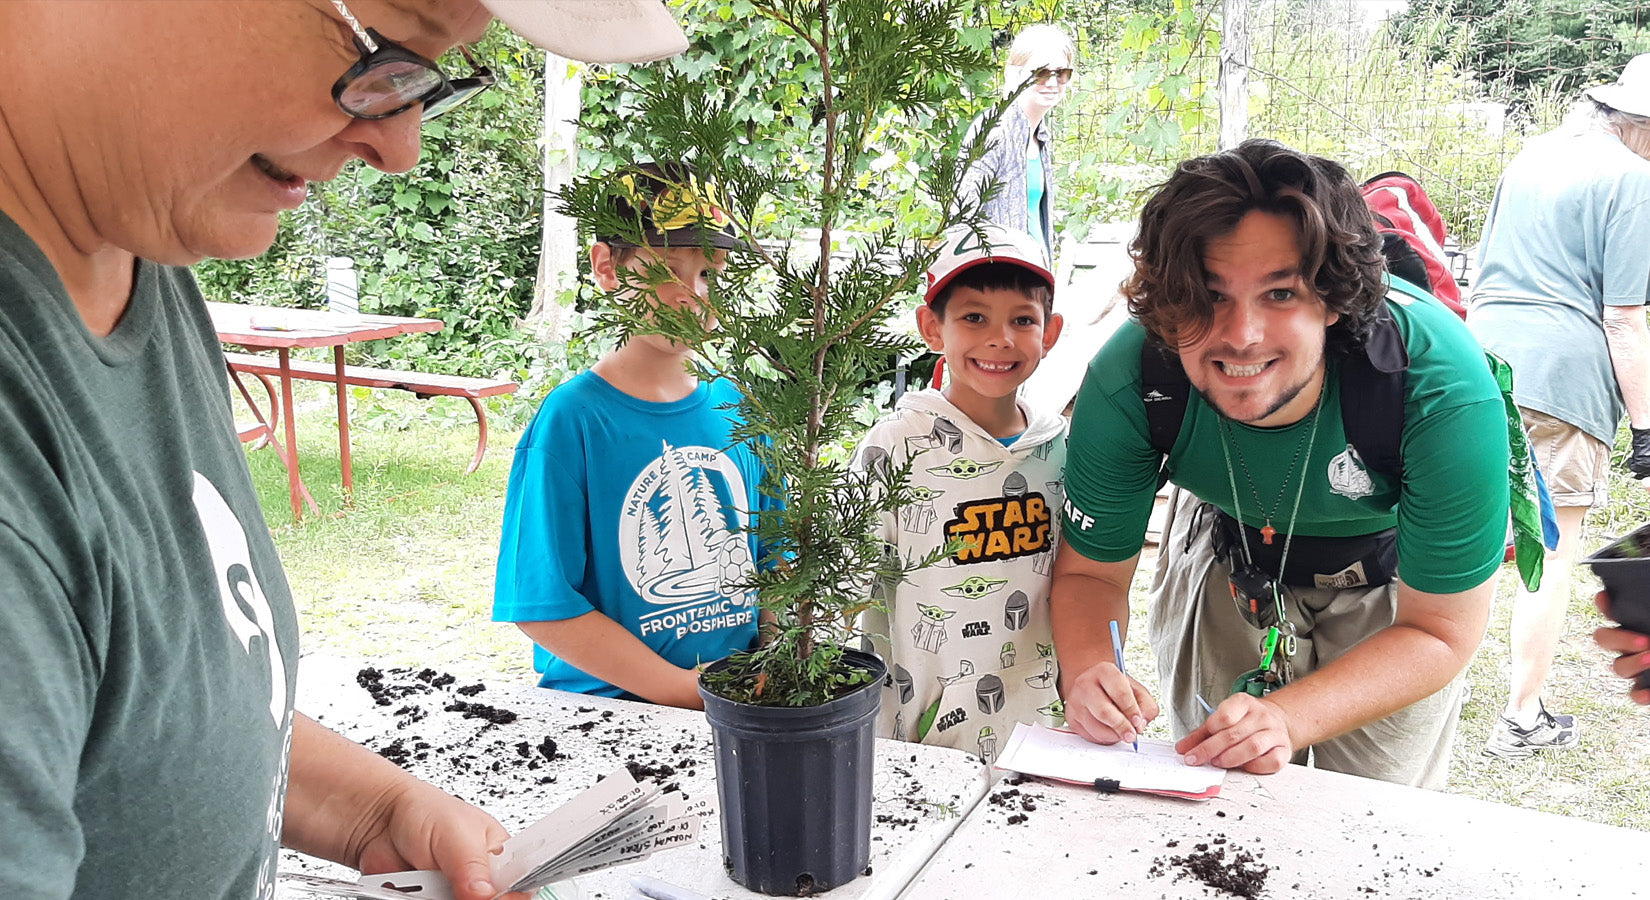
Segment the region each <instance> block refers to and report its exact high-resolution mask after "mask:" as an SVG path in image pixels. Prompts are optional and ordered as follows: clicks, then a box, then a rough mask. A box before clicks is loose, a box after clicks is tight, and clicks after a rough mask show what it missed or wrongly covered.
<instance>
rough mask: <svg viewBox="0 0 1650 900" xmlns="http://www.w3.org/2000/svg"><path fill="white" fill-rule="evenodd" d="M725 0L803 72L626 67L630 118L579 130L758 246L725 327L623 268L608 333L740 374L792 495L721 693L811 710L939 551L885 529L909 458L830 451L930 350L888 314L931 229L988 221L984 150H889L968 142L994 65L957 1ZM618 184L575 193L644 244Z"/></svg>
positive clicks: (744, 428)
mask: <svg viewBox="0 0 1650 900" xmlns="http://www.w3.org/2000/svg"><path fill="white" fill-rule="evenodd" d="M726 7H727V11H728V13H729V14H730V15H733V14H736V13H742V15H741V16H740V18H741V25H742V27H743V28H744V29H746V30H747V31H749V32H750V33H752V34H754V35H757V36H758V37H756V38H753V39H752V40H760V41H761V42H762V43H761V45H760V46H761V47H762V53H763V54H765V55H767V56H768V57H771V58H772V59H774V60H779V61H780V63H779V64H780V65H782V66H783V67H785V69H786V70H787V71H789V72H791V73H793V75H794V77H791V78H788V79H787V78H780V77H778V75H777V73H775V76H774V77H773V78H758V79H755V80H754V81H753V80H750V79H747V78H746V75H747V74H748V72H746V71H745V70H742V69H739V68H735V67H727V66H723V65H720V64H716V63H707V62H706V61H705V54H695V53H689V54H688V55H687V56H685V57H683V58H682V59H681V60H678V61H677V62H675V63H673V64H672V65H671V66H668V67H658V68H653V69H630V70H622V69H617V68H616V69H615V70H614V71H613V72H612V73H611V74H610V76H609V78H610V79H611V84H609V85H608V87H609V88H610V89H612V90H613V92H614V93H613V96H614V97H615V98H616V99H615V101H614V102H615V103H616V104H618V105H619V106H621V107H622V112H621V113H619V114H617V115H612V116H609V115H608V113H609V112H613V110H612V109H605V110H604V109H602V108H600V107H597V106H595V105H589V106H587V109H589V110H590V114H589V115H587V116H586V117H585V119H584V120H583V121H582V122H581V128H582V129H583V131H584V134H585V135H586V137H587V139H588V140H589V141H590V144H591V146H592V147H594V148H595V150H594V152H593V157H592V158H593V160H595V161H598V162H603V163H616V165H617V166H618V167H620V168H624V167H629V166H632V165H634V164H636V163H637V162H640V161H644V160H661V161H670V162H676V163H680V164H682V165H684V166H686V167H688V168H689V169H691V171H692V176H691V177H692V179H693V180H696V181H698V182H699V183H703V182H705V181H709V182H711V183H714V184H716V185H718V186H719V188H720V195H721V197H722V198H723V200H724V203H725V205H726V207H727V213H728V215H729V217H730V218H731V219H732V221H733V223H734V224H735V227H736V230H737V231H738V232H739V234H740V235H741V236H742V237H743V239H744V240H745V241H746V242H747V249H745V250H740V251H734V252H733V253H732V254H731V255H730V256H731V258H730V260H729V264H728V268H727V271H726V272H725V273H724V275H723V276H722V277H720V278H718V280H717V282H716V284H715V285H714V286H713V289H712V291H711V295H710V297H708V298H707V299H706V302H705V306H706V310H707V311H708V312H709V313H711V316H710V317H706V316H703V315H701V314H699V313H698V312H696V311H693V310H681V309H672V308H667V307H665V306H663V305H661V304H660V303H658V301H657V296H656V294H655V293H654V292H653V291H652V290H650V288H652V287H655V286H657V285H658V284H659V283H661V281H662V280H663V279H667V278H669V277H671V276H670V272H669V270H668V268H667V267H665V266H663V265H662V264H658V263H654V264H651V265H645V266H643V267H642V268H641V269H640V270H639V271H635V272H633V273H632V274H630V275H629V276H627V278H626V281H627V284H626V285H625V286H623V287H621V289H620V290H619V291H617V292H616V293H615V294H614V295H613V296H612V297H611V298H610V299H611V302H610V303H609V304H607V305H606V306H605V307H604V308H603V309H602V310H601V312H600V313H599V314H598V319H599V322H598V325H599V327H600V329H601V330H605V331H610V332H615V333H619V334H639V333H659V334H665V335H668V336H669V337H671V338H672V339H673V340H676V341H678V342H681V343H683V344H688V345H692V346H694V347H696V348H698V350H699V353H698V357H699V359H698V362H697V363H696V368H697V370H698V374H699V376H700V377H701V378H706V379H708V378H715V377H725V378H728V379H729V380H730V381H732V382H733V383H734V384H735V385H736V386H737V387H738V388H739V390H740V393H741V394H742V395H743V399H742V401H741V402H740V404H739V413H740V418H741V419H742V420H743V422H744V424H743V425H741V426H740V427H739V428H738V429H737V431H736V434H735V439H736V440H741V441H749V442H750V444H751V446H753V447H754V448H755V449H756V452H757V454H758V456H759V457H760V458H761V459H762V460H763V462H764V463H765V464H766V468H767V474H766V476H765V478H764V481H763V484H762V487H761V490H762V491H763V493H764V494H765V495H766V496H767V497H769V498H770V499H772V500H774V501H777V502H776V503H774V504H773V505H774V506H775V507H776V508H775V509H772V510H763V511H759V512H758V513H757V514H756V515H755V517H754V518H755V521H754V524H753V526H752V530H753V531H754V533H755V535H756V536H757V538H758V540H759V541H760V542H761V544H762V545H763V546H764V547H766V548H769V552H768V553H767V554H766V557H765V559H763V560H762V564H761V565H760V566H759V572H758V574H757V575H756V576H755V578H754V581H753V584H752V586H754V587H755V588H756V589H757V591H758V603H759V605H760V606H761V608H762V610H763V611H764V613H765V614H766V616H767V617H768V622H769V623H770V624H768V625H767V626H766V627H765V643H764V645H763V646H762V647H761V648H759V649H757V650H755V651H751V652H749V653H747V654H742V655H736V656H735V658H734V663H733V666H732V668H731V671H730V675H729V676H728V677H727V678H726V679H724V680H722V681H719V682H715V688H716V689H717V690H719V691H721V692H723V693H725V694H726V695H728V696H733V697H736V698H738V699H749V700H751V701H753V702H759V703H763V704H769V705H785V706H808V705H815V704H818V703H821V702H825V701H827V700H829V699H831V698H832V697H834V696H836V695H837V694H839V693H840V692H841V691H842V690H843V689H844V688H845V687H847V686H850V685H852V684H854V683H856V678H857V679H859V680H863V676H856V675H854V674H852V673H851V672H849V671H848V670H846V669H845V668H844V667H843V666H842V665H841V664H840V660H841V654H842V649H843V644H844V642H847V641H849V640H851V638H852V636H853V634H854V628H855V624H854V623H855V620H856V618H857V616H858V614H859V613H860V612H862V611H863V610H864V609H866V607H867V605H868V604H869V603H870V601H869V599H868V597H869V593H870V585H871V583H872V580H873V579H876V578H897V577H899V575H900V574H901V573H903V572H904V571H906V570H907V569H908V568H910V567H912V566H914V565H919V564H923V563H926V562H929V561H931V560H904V559H897V558H891V557H890V556H889V555H887V554H886V552H885V549H884V545H883V544H882V542H881V541H880V540H877V539H876V538H875V537H874V531H873V529H874V527H875V525H876V524H877V523H878V521H879V520H880V517H881V516H882V515H883V514H884V513H886V512H889V511H891V510H893V509H895V508H897V507H898V506H900V505H904V504H908V503H910V502H912V501H913V500H914V497H913V496H912V495H911V492H910V489H909V488H908V487H907V486H906V480H905V479H906V475H907V474H908V471H909V470H908V468H907V469H905V470H896V471H887V472H878V473H856V472H852V471H850V470H849V466H848V463H847V461H846V460H844V459H843V458H842V455H841V454H840V453H838V452H835V448H839V447H840V446H841V445H843V444H844V443H845V442H847V441H848V440H849V438H850V437H851V436H853V435H857V433H858V432H859V431H860V430H861V429H862V428H863V423H862V421H861V416H860V415H859V413H860V400H861V398H862V395H863V390H864V388H863V385H864V384H865V383H866V382H868V381H875V380H878V379H880V378H882V377H884V376H885V375H886V374H887V371H886V370H887V368H888V366H889V360H890V359H891V358H892V357H893V356H895V355H898V354H903V353H909V352H912V351H914V350H915V349H917V347H918V346H919V345H918V344H917V342H916V341H914V340H913V339H912V338H910V337H907V336H904V335H902V334H900V333H898V332H896V331H894V330H893V329H892V328H891V327H890V324H889V323H890V319H891V317H892V316H893V314H894V313H896V312H901V311H903V310H904V309H905V306H904V305H903V304H904V303H906V302H907V301H908V300H910V298H911V297H912V295H913V294H914V293H915V292H916V291H917V287H918V285H919V284H920V279H921V276H922V273H923V272H924V270H925V269H926V268H927V266H928V264H929V262H930V261H931V259H932V256H933V252H934V251H932V250H930V249H929V248H930V246H931V245H932V242H933V240H934V239H935V238H936V237H937V235H938V233H939V232H940V231H942V230H943V228H944V227H945V226H946V225H949V224H951V223H954V222H959V221H964V220H968V219H971V218H973V217H975V216H977V208H975V207H976V206H977V205H976V204H973V203H972V202H963V201H961V200H959V198H958V196H957V187H958V183H959V182H960V180H961V171H962V163H961V162H960V161H959V160H967V159H969V158H971V157H970V153H971V150H970V148H964V149H963V150H962V151H961V153H960V154H959V153H957V152H952V153H949V154H947V153H938V154H936V155H935V156H934V158H933V160H932V163H931V164H929V165H926V166H919V167H917V168H916V170H915V171H912V170H911V169H909V168H907V167H905V166H892V165H882V164H880V163H879V160H880V159H881V158H882V157H883V155H884V154H885V152H886V146H887V145H886V144H885V143H883V142H884V141H886V140H887V139H888V138H889V136H890V135H896V134H897V135H899V136H900V138H901V140H903V141H907V142H910V143H911V145H913V146H915V145H918V144H922V145H926V146H929V147H940V148H946V147H950V148H956V147H958V146H959V145H960V142H961V140H962V134H963V133H964V132H965V131H966V129H967V125H968V122H969V120H970V119H972V118H973V116H974V114H976V113H978V112H980V110H979V108H978V107H979V106H980V103H979V101H970V100H969V99H968V97H967V95H966V94H965V93H964V89H965V86H967V85H969V84H973V83H978V82H979V79H981V78H982V77H983V74H984V73H985V72H986V71H987V70H988V69H989V67H990V66H991V65H992V62H991V60H990V59H989V57H988V54H987V52H986V48H985V47H984V46H983V43H982V42H978V41H976V42H974V43H975V46H969V45H967V44H965V43H964V42H963V41H962V40H960V33H959V31H958V29H957V22H958V19H959V16H961V15H962V13H963V12H964V5H963V4H962V3H960V2H959V0H805V2H804V0H748V2H740V0H734V2H732V3H729V4H726ZM770 90H771V91H774V92H777V93H765V92H767V91H770ZM775 101H780V102H775ZM1003 105H1004V104H1002V103H999V104H997V106H996V110H997V111H998V112H1000V110H1001V109H1002V108H1003ZM988 115H989V113H988ZM975 143H978V142H975ZM974 149H977V148H974ZM688 180H689V179H686V178H684V179H683V184H682V185H680V186H683V187H685V186H686V182H687V181H688ZM616 184H617V178H616V176H615V174H614V171H613V167H612V166H608V167H607V168H606V169H605V170H599V171H597V172H596V174H593V175H589V176H586V177H583V178H581V179H579V180H578V181H576V182H575V183H574V184H573V185H571V186H569V187H568V188H567V189H565V190H564V191H563V192H562V193H561V195H560V200H561V203H562V205H563V207H564V209H565V211H566V212H568V213H569V214H570V215H572V216H574V217H575V218H577V219H578V220H579V221H580V222H581V223H582V224H583V225H584V226H585V227H586V228H588V229H589V230H591V231H592V232H594V233H597V234H615V235H620V236H624V237H626V238H627V239H629V240H631V241H633V242H637V243H639V242H640V241H641V237H642V234H641V223H640V222H637V221H635V220H634V219H632V218H629V217H627V216H626V215H623V214H621V213H620V212H619V211H618V208H617V207H615V206H614V205H613V204H612V203H611V202H609V200H608V198H609V196H610V194H611V192H612V191H613V190H614V189H615V185H616ZM913 189H914V190H915V191H916V192H917V193H918V194H919V195H920V196H919V201H920V203H919V204H918V205H914V206H913V207H912V209H918V208H919V207H920V210H921V213H920V214H913V215H910V216H907V217H903V218H900V219H898V221H896V220H895V217H892V216H888V215H886V213H879V212H878V210H879V207H880V205H882V204H884V203H886V198H888V197H893V196H898V195H900V194H901V193H902V192H909V191H912V190H913ZM845 228H852V229H853V233H852V234H851V235H849V236H844V235H843V231H844V229H845ZM712 319H714V321H716V322H718V323H719V327H716V328H712V327H709V321H711V320H712Z"/></svg>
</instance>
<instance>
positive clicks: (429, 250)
mask: <svg viewBox="0 0 1650 900" xmlns="http://www.w3.org/2000/svg"><path fill="white" fill-rule="evenodd" d="M478 55H479V56H480V57H481V58H483V59H485V60H486V61H487V63H488V65H489V66H491V67H492V69H493V72H494V75H495V76H496V77H497V78H498V79H499V82H500V84H499V85H498V86H497V87H495V88H494V89H492V90H490V91H487V92H485V93H483V94H481V95H480V96H479V97H477V98H476V99H475V100H474V101H472V102H471V103H469V104H468V105H466V106H464V107H462V108H460V109H458V110H456V111H454V112H452V113H450V114H449V115H447V116H445V117H443V118H441V119H438V120H436V121H434V122H431V123H429V124H427V125H425V126H424V132H423V137H424V154H423V158H422V160H421V161H420V162H419V164H418V165H417V166H416V167H415V168H414V169H413V170H412V171H411V172H410V173H409V174H408V175H406V176H394V175H385V174H384V173H383V172H380V171H378V170H377V169H374V168H371V167H370V166H367V165H364V164H361V163H358V162H357V163H352V164H351V166H350V167H349V168H347V169H346V170H345V171H344V173H343V174H342V175H341V176H340V177H339V178H338V179H336V180H334V181H332V182H330V183H327V184H318V185H313V186H311V197H310V201H309V202H308V203H307V204H305V205H304V206H303V207H301V208H299V209H297V210H295V211H293V212H292V213H289V214H287V215H286V216H284V217H283V218H282V221H281V227H280V232H279V235H278V236H277V238H276V241H275V245H274V247H273V248H272V249H271V250H270V252H269V253H267V254H265V255H264V256H262V257H260V258H258V259H255V260H228V261H216V260H215V261H208V262H204V263H201V264H200V265H199V266H197V267H196V275H197V278H198V279H199V280H200V283H201V287H202V290H204V291H205V292H206V295H207V296H208V297H209V298H212V299H219V300H233V301H237V302H243V303H261V304H268V305H276V306H298V307H309V308H319V307H322V306H324V305H325V303H326V297H325V269H324V267H325V262H326V258H327V257H329V256H348V257H352V258H353V259H354V260H355V267H356V270H357V272H358V273H359V278H360V301H361V308H362V310H363V311H370V312H375V313H384V314H389V315H408V316H427V317H431V318H438V319H441V320H442V321H443V322H445V323H446V328H445V329H443V330H442V331H440V332H436V333H433V334H425V335H413V336H407V337H404V338H398V339H396V340H393V341H384V342H378V343H374V344H369V345H356V346H352V348H351V350H352V352H353V353H357V354H358V355H359V358H360V361H362V362H365V363H369V364H387V365H391V366H398V367H402V368H417V369H421V370H426V371H434V372H448V373H454V374H465V375H484V376H493V375H500V374H503V375H506V376H508V377H511V378H513V379H515V380H523V379H524V378H525V377H526V376H527V374H528V373H527V371H526V368H527V366H528V364H529V361H530V359H531V355H530V354H531V353H532V352H533V348H532V347H531V346H530V344H531V342H530V341H529V339H528V338H527V337H525V336H524V335H522V334H521V333H520V332H519V331H518V329H517V322H518V320H519V319H520V318H521V317H523V316H524V315H526V313H527V311H528V309H529V308H530V306H531V303H532V299H533V283H534V279H535V277H536V274H537V268H538V258H539V239H540V207H541V205H542V202H543V200H542V198H543V188H542V183H543V167H542V163H541V161H540V159H539V149H538V139H539V123H540V122H541V121H542V114H541V110H542V109H543V105H544V98H543V95H544V89H543V88H544V86H543V69H542V67H543V56H542V54H540V53H539V52H538V51H536V50H534V49H533V48H531V47H530V46H528V45H527V44H526V43H524V42H522V41H521V39H519V38H517V37H516V36H515V35H513V34H512V33H510V32H509V31H508V30H506V29H504V28H503V27H502V26H499V25H495V26H494V27H493V29H492V30H491V31H489V32H488V37H487V38H486V39H485V40H484V41H482V43H481V44H480V46H479V48H478ZM369 418H370V417H369Z"/></svg>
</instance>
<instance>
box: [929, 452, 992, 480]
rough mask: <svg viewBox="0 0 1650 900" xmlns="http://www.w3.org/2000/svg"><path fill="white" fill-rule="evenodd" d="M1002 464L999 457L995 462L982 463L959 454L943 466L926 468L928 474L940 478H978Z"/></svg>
mask: <svg viewBox="0 0 1650 900" xmlns="http://www.w3.org/2000/svg"><path fill="white" fill-rule="evenodd" d="M1002 464H1003V461H1002V460H1000V459H999V460H997V461H996V462H988V463H982V462H975V461H974V460H972V459H969V458H968V457H966V456H959V457H957V458H956V459H953V460H952V461H950V462H948V463H946V464H945V465H943V466H931V467H930V468H929V469H928V474H930V475H936V476H938V477H940V478H961V479H964V480H966V479H969V478H978V477H980V476H981V475H989V474H990V473H992V472H995V471H996V470H997V467H998V466H1001V465H1002Z"/></svg>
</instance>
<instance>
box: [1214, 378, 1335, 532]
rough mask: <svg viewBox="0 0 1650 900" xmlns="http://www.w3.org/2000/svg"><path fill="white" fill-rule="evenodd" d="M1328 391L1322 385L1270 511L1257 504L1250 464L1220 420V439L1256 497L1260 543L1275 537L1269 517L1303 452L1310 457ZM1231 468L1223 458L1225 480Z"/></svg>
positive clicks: (1234, 499) (1226, 422) (1228, 424)
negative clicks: (1259, 522)
mask: <svg viewBox="0 0 1650 900" xmlns="http://www.w3.org/2000/svg"><path fill="white" fill-rule="evenodd" d="M1328 392H1329V391H1328V388H1327V386H1325V387H1324V388H1323V389H1322V390H1320V392H1319V393H1318V406H1317V408H1316V409H1314V410H1313V411H1312V427H1311V428H1308V429H1305V430H1304V431H1302V433H1301V437H1300V440H1298V441H1296V442H1295V455H1294V457H1293V458H1291V459H1290V460H1289V470H1288V471H1287V472H1285V473H1284V474H1283V484H1282V486H1280V487H1279V488H1278V496H1277V499H1276V500H1273V501H1272V508H1271V510H1267V509H1266V507H1265V506H1263V505H1262V504H1261V502H1260V491H1257V490H1255V476H1254V475H1252V474H1250V472H1249V464H1248V463H1247V462H1245V461H1244V459H1243V448H1242V447H1241V446H1239V445H1238V442H1237V440H1236V438H1235V437H1233V435H1232V423H1231V422H1230V421H1229V420H1228V419H1227V418H1226V417H1225V416H1221V418H1220V428H1221V437H1222V438H1223V439H1224V440H1225V441H1226V443H1228V444H1230V445H1231V447H1232V449H1233V450H1234V451H1236V452H1237V461H1238V468H1240V469H1242V470H1243V480H1244V481H1246V482H1248V484H1249V495H1250V496H1251V497H1254V498H1255V508H1256V509H1258V510H1259V511H1260V514H1261V518H1262V519H1263V520H1264V522H1265V524H1263V525H1262V526H1261V527H1260V541H1261V543H1263V544H1270V543H1272V539H1273V538H1274V537H1276V536H1277V534H1278V530H1277V529H1276V528H1273V527H1272V517H1273V516H1275V515H1277V514H1278V511H1279V509H1280V508H1281V507H1282V506H1283V496H1284V494H1286V493H1288V491H1289V482H1290V480H1291V479H1293V478H1294V477H1295V467H1296V466H1298V465H1300V461H1301V455H1302V451H1303V450H1304V451H1306V455H1311V449H1310V448H1311V446H1312V444H1314V443H1316V441H1317V437H1318V417H1319V416H1320V415H1321V414H1322V413H1323V396H1324V394H1327V393H1328ZM1231 466H1232V461H1231V457H1230V456H1228V457H1227V459H1226V469H1227V476H1228V477H1230V476H1231ZM1237 502H1238V501H1237V485H1236V484H1233V485H1232V503H1233V504H1234V505H1236V504H1237Z"/></svg>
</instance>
